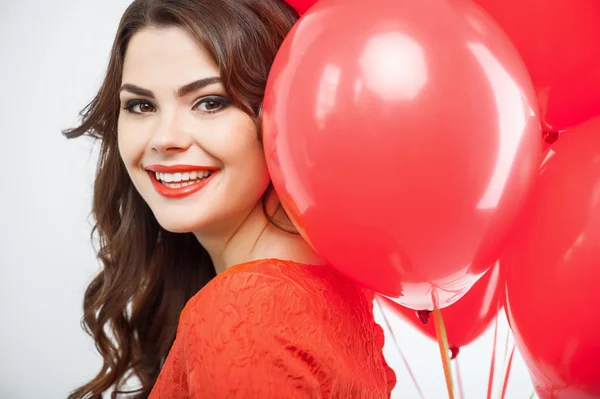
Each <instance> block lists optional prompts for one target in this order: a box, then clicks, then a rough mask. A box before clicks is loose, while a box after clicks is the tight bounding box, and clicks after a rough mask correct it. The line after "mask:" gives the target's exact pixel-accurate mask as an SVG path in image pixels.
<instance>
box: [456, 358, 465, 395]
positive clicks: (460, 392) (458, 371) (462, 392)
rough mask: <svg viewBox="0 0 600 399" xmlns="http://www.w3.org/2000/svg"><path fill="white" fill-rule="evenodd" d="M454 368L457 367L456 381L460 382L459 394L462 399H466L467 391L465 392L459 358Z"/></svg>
mask: <svg viewBox="0 0 600 399" xmlns="http://www.w3.org/2000/svg"><path fill="white" fill-rule="evenodd" d="M454 366H455V367H456V381H457V382H458V393H459V394H460V399H465V391H464V390H463V384H462V377H461V376H460V368H459V367H458V357H457V358H455V359H454Z"/></svg>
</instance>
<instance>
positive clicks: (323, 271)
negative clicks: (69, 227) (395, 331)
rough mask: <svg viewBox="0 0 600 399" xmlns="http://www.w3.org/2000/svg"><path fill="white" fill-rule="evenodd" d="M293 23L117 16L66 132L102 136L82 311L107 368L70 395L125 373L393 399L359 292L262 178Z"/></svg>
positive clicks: (261, 18) (158, 384)
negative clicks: (268, 101) (97, 80)
mask: <svg viewBox="0 0 600 399" xmlns="http://www.w3.org/2000/svg"><path fill="white" fill-rule="evenodd" d="M297 18H298V14H297V13H296V12H295V11H294V9H293V8H292V7H291V6H289V5H288V4H286V3H285V2H284V1H283V0H136V1H134V2H133V4H131V6H130V7H129V8H128V9H127V11H126V12H125V14H124V15H123V18H122V20H121V23H120V26H119V29H118V32H117V36H116V39H115V42H114V46H113V49H112V52H111V55H110V62H109V66H108V71H107V75H106V78H105V79H104V82H103V84H102V87H101V88H100V91H99V92H98V94H97V96H96V97H95V98H94V100H93V101H92V102H91V103H90V104H89V105H88V106H87V107H86V108H85V109H84V110H83V112H82V114H83V120H82V124H81V126H79V127H76V128H74V129H71V130H69V131H66V132H65V134H66V136H67V137H69V138H72V137H79V136H82V135H89V136H92V137H95V138H97V139H99V140H100V141H101V144H102V146H101V153H100V159H99V164H98V172H97V175H96V182H95V190H94V200H93V214H94V216H95V219H96V226H95V232H96V233H97V235H98V238H99V243H100V248H99V252H98V256H99V258H100V260H101V261H102V263H103V266H104V267H103V270H102V271H101V272H100V273H99V274H98V276H97V277H96V278H95V279H94V280H93V281H92V283H91V284H90V285H89V287H88V289H87V291H86V293H85V298H84V311H85V314H84V320H83V322H84V325H85V328H86V331H88V333H90V334H91V335H92V336H93V338H94V339H95V341H96V346H97V348H98V350H99V351H100V353H101V355H102V357H103V359H104V364H103V367H102V369H101V370H100V372H99V373H98V375H97V376H96V377H95V378H94V379H93V380H91V381H90V382H88V383H87V384H85V385H83V386H82V387H80V388H79V389H77V390H76V391H74V392H73V393H72V394H71V395H70V396H69V398H70V399H76V398H100V397H101V394H102V392H105V391H107V390H108V389H110V388H111V387H113V386H114V387H115V389H116V391H115V393H125V392H124V391H123V390H122V389H123V384H124V382H125V381H126V379H127V378H128V377H130V376H135V377H137V378H138V379H139V381H140V383H141V388H140V389H138V390H136V391H130V392H129V393H132V394H133V396H132V397H135V398H146V397H150V398H153V399H158V398H161V399H163V398H165V399H174V398H262V399H266V398H385V397H389V395H390V392H391V389H392V388H393V386H394V384H395V377H394V374H393V372H392V370H391V369H390V368H389V367H388V366H387V364H386V362H385V360H384V358H383V356H382V353H381V349H382V346H383V334H382V331H381V329H380V328H379V326H377V325H376V324H375V322H374V320H373V314H372V308H371V303H370V301H369V300H368V299H367V297H368V295H369V293H367V292H363V290H361V289H360V288H358V287H356V286H355V285H354V284H353V283H352V282H350V281H348V280H347V279H346V278H344V277H343V276H341V275H340V274H338V273H337V272H335V271H334V270H333V269H332V268H330V267H329V266H327V265H326V264H324V262H323V261H322V259H320V258H319V256H318V255H317V254H316V253H314V252H313V250H312V249H311V247H310V246H309V245H308V244H307V243H306V242H305V241H304V240H303V239H302V237H301V236H300V235H298V234H296V233H295V232H294V230H293V225H292V224H291V223H290V221H289V219H287V217H286V214H285V212H284V210H283V209H282V208H281V207H280V205H279V202H278V199H277V195H276V193H275V192H274V191H273V190H272V189H271V186H270V179H269V173H268V171H267V167H266V164H265V158H264V154H263V148H262V144H261V131H260V121H261V119H260V118H261V102H262V98H263V95H264V89H265V85H266V80H267V75H268V73H269V68H270V66H271V63H272V62H273V59H274V57H275V54H276V52H277V49H278V47H279V45H280V44H281V42H282V41H283V39H284V37H285V36H286V34H287V33H288V31H289V30H290V29H291V27H292V26H293V24H294V23H295V21H296V20H297ZM215 276H216V277H215ZM184 306H185V309H184ZM107 329H110V330H111V333H112V336H113V337H114V338H113V337H109V335H108V333H107Z"/></svg>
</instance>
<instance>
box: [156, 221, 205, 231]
mask: <svg viewBox="0 0 600 399" xmlns="http://www.w3.org/2000/svg"><path fill="white" fill-rule="evenodd" d="M157 221H158V224H160V226H161V227H162V228H163V229H165V230H167V231H168V232H171V233H191V232H193V231H196V230H198V229H201V228H202V225H203V224H202V223H198V222H197V221H194V220H191V218H187V219H186V220H177V219H173V218H157Z"/></svg>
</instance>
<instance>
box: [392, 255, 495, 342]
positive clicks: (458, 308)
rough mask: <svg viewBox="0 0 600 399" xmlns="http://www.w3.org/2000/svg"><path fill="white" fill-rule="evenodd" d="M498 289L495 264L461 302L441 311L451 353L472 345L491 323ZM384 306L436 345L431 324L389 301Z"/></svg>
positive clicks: (433, 327) (410, 310)
mask: <svg viewBox="0 0 600 399" xmlns="http://www.w3.org/2000/svg"><path fill="white" fill-rule="evenodd" d="M501 288H504V284H500V266H499V264H496V265H495V266H494V267H492V268H491V269H490V270H489V271H488V272H487V273H486V274H484V275H483V277H481V278H480V279H479V281H477V282H476V283H475V285H473V287H472V288H471V289H470V290H469V292H467V293H466V294H465V295H464V296H463V297H462V298H460V299H459V300H458V301H456V302H455V303H453V304H452V305H450V306H448V307H446V308H444V309H442V310H441V313H442V318H443V320H444V325H445V328H446V335H447V337H448V345H449V346H450V348H451V349H452V350H453V352H454V353H457V352H458V349H459V348H461V347H463V346H465V345H468V344H470V343H471V342H473V341H475V340H476V339H477V338H478V337H479V336H480V335H481V334H483V332H484V331H485V330H486V329H487V328H488V326H489V325H490V323H491V322H492V321H493V320H494V318H495V317H496V315H497V314H498V311H499V310H500V308H501V307H502V299H501V298H502V291H501ZM385 302H386V303H387V305H388V307H389V308H390V309H391V310H392V311H393V312H394V313H396V314H398V315H400V316H402V318H403V319H405V320H407V321H408V322H409V323H411V324H412V325H413V326H415V327H416V328H417V329H418V330H419V331H421V332H422V333H423V334H425V335H426V336H428V337H429V338H431V339H433V340H436V341H437V336H436V333H435V324H434V323H433V320H430V321H429V322H428V323H427V324H425V323H423V322H422V321H421V320H420V319H419V318H418V317H417V315H416V313H415V311H414V310H412V309H408V308H406V307H404V306H401V305H398V304H397V303H396V302H393V301H390V300H385Z"/></svg>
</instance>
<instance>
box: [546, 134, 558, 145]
mask: <svg viewBox="0 0 600 399" xmlns="http://www.w3.org/2000/svg"><path fill="white" fill-rule="evenodd" d="M559 136H560V133H559V132H544V141H545V142H546V143H548V144H552V143H554V142H555V141H556V140H558V137H559Z"/></svg>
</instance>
